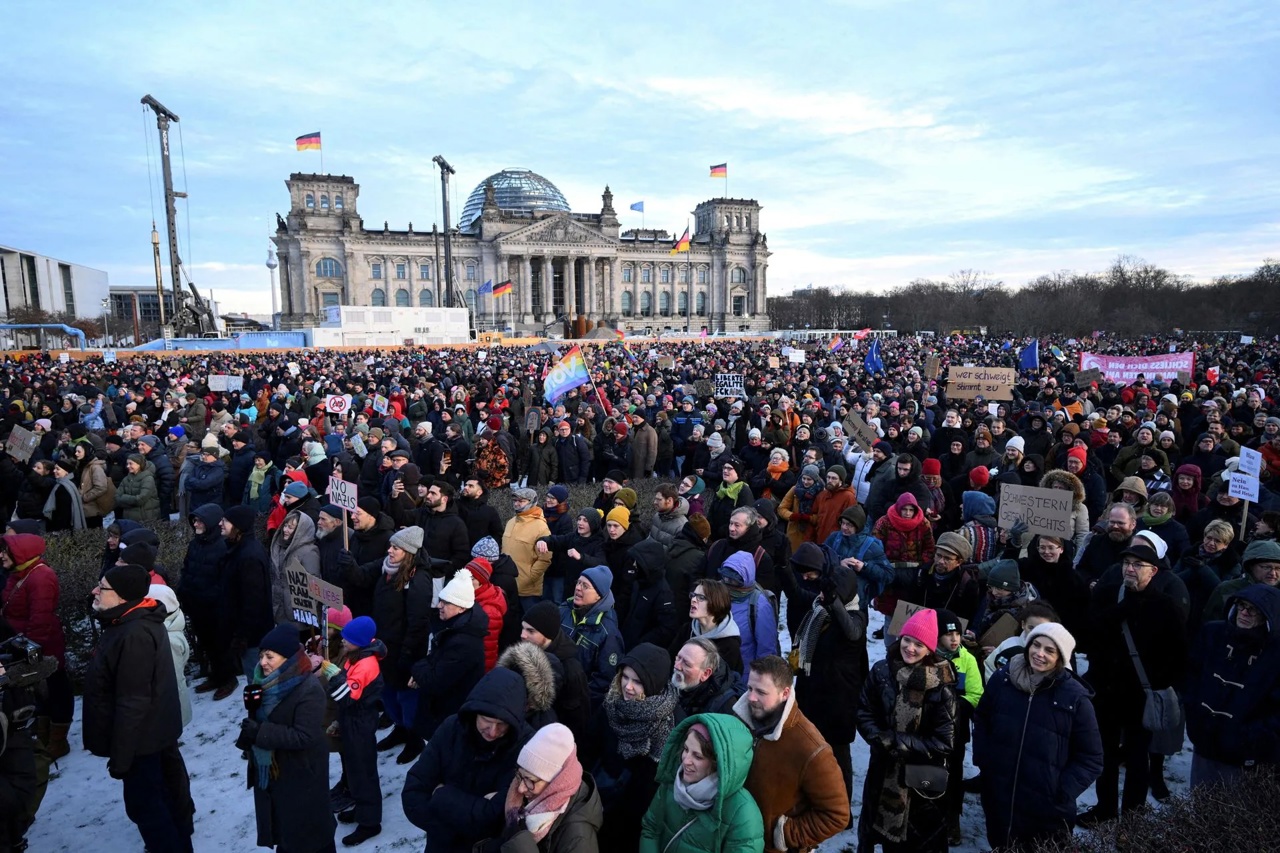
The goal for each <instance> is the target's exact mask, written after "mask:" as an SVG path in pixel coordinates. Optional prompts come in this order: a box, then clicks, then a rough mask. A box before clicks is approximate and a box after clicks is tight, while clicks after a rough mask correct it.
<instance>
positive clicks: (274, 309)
mask: <svg viewBox="0 0 1280 853" xmlns="http://www.w3.org/2000/svg"><path fill="white" fill-rule="evenodd" d="M278 266H280V262H279V261H277V260H276V250H275V248H273V247H268V248H267V270H268V271H269V272H270V274H271V330H272V331H273V332H274V331H278V330H279V318H280V303H279V301H278V298H277V296H276V268H277V267H278Z"/></svg>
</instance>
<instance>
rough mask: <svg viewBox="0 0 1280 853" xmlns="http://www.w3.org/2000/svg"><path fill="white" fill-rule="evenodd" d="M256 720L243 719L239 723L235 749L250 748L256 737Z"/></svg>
mask: <svg viewBox="0 0 1280 853" xmlns="http://www.w3.org/2000/svg"><path fill="white" fill-rule="evenodd" d="M258 726H259V723H258V721H257V720H245V721H244V722H242V723H240V736H239V737H238V738H236V749H250V748H251V747H252V746H253V744H254V742H255V741H256V740H257V739H258Z"/></svg>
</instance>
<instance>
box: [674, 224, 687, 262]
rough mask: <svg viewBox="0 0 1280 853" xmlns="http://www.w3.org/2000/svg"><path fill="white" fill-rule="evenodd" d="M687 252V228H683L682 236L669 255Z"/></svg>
mask: <svg viewBox="0 0 1280 853" xmlns="http://www.w3.org/2000/svg"><path fill="white" fill-rule="evenodd" d="M687 251H689V226H688V225H686V226H685V227H684V235H683V236H682V237H681V238H680V239H679V240H677V241H676V244H675V245H674V246H672V247H671V254H673V255H674V254H677V253H679V252H687Z"/></svg>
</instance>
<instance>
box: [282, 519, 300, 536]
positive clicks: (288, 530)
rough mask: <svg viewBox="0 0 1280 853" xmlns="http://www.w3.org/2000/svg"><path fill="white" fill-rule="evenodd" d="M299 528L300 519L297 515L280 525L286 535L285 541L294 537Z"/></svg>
mask: <svg viewBox="0 0 1280 853" xmlns="http://www.w3.org/2000/svg"><path fill="white" fill-rule="evenodd" d="M297 530H298V519H297V517H296V516H294V517H291V518H286V519H285V520H284V524H282V525H280V533H281V534H282V535H283V536H284V538H285V541H288V540H290V539H292V538H293V534H294V533H295V532H296V531H297Z"/></svg>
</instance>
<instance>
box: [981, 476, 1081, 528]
mask: <svg viewBox="0 0 1280 853" xmlns="http://www.w3.org/2000/svg"><path fill="white" fill-rule="evenodd" d="M1071 501H1072V498H1071V492H1068V491H1064V490H1062V489H1041V488H1039V487H1037V486H1019V485H1014V484H1013V483H1002V484H1001V486H1000V516H999V518H998V519H997V520H996V523H997V524H999V525H1000V526H1001V527H1003V528H1004V529H1005V530H1008V529H1010V528H1012V527H1013V526H1014V525H1015V524H1017V523H1018V522H1019V521H1021V522H1022V523H1023V524H1025V525H1026V526H1027V529H1028V530H1030V531H1031V532H1032V533H1035V534H1038V535H1041V536H1057V537H1059V538H1061V539H1070V538H1071V536H1072V523H1071V510H1072V507H1071Z"/></svg>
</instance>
